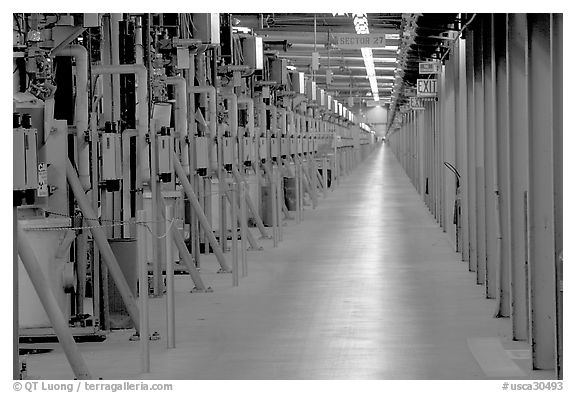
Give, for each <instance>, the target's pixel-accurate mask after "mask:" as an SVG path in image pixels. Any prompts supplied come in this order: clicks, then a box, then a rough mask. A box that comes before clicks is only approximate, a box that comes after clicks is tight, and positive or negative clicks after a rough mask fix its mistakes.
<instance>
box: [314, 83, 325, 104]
mask: <svg viewBox="0 0 576 393" xmlns="http://www.w3.org/2000/svg"><path fill="white" fill-rule="evenodd" d="M316 100H317V101H318V105H320V106H322V107H325V106H326V92H325V91H324V89H320V88H319V87H317V88H316Z"/></svg>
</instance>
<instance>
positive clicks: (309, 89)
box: [306, 79, 316, 101]
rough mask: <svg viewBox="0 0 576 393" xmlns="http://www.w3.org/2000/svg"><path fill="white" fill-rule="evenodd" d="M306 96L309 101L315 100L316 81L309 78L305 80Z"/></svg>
mask: <svg viewBox="0 0 576 393" xmlns="http://www.w3.org/2000/svg"><path fill="white" fill-rule="evenodd" d="M306 96H307V97H308V100H309V101H316V82H314V81H313V80H311V79H308V81H307V82H306Z"/></svg>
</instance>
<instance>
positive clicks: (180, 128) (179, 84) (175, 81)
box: [166, 76, 190, 176]
mask: <svg viewBox="0 0 576 393" xmlns="http://www.w3.org/2000/svg"><path fill="white" fill-rule="evenodd" d="M166 83H167V84H168V85H171V86H174V88H175V90H176V105H175V106H174V115H175V123H176V124H175V126H176V132H177V133H178V135H179V137H180V146H181V152H182V154H181V155H180V160H181V162H182V168H184V173H186V175H187V176H189V175H190V161H189V153H188V144H187V143H186V141H187V139H188V94H187V92H186V79H184V78H183V77H181V76H169V77H168V78H166Z"/></svg>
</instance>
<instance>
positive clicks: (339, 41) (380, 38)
mask: <svg viewBox="0 0 576 393" xmlns="http://www.w3.org/2000/svg"><path fill="white" fill-rule="evenodd" d="M333 36H334V39H335V40H334V41H335V42H334V44H335V45H336V46H337V47H338V48H340V49H360V48H384V47H385V46H386V34H354V33H334V35H333Z"/></svg>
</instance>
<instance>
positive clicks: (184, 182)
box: [173, 158, 230, 273]
mask: <svg viewBox="0 0 576 393" xmlns="http://www.w3.org/2000/svg"><path fill="white" fill-rule="evenodd" d="M173 162H174V169H175V171H176V175H177V176H178V178H179V179H180V183H182V187H183V188H184V192H185V193H186V195H188V199H189V200H190V204H191V205H192V208H193V209H194V211H195V212H196V214H197V215H198V220H199V221H200V225H202V226H203V227H204V232H205V234H206V236H207V237H208V241H209V242H210V245H211V246H212V250H213V251H214V254H215V255H216V259H218V263H219V264H220V268H221V269H222V271H223V272H226V273H228V272H230V268H229V267H228V264H227V263H226V258H225V257H224V253H223V252H222V249H221V248H220V245H219V244H218V241H217V240H216V237H215V236H214V232H212V227H211V226H210V223H209V222H208V219H207V218H206V216H205V215H204V212H203V211H202V208H201V207H200V203H199V202H198V198H197V197H196V194H195V193H194V190H193V189H192V185H191V184H190V182H189V181H188V179H187V178H186V174H185V173H184V169H182V165H180V162H178V160H177V159H176V158H174V160H173Z"/></svg>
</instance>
